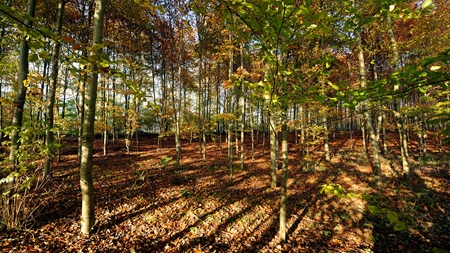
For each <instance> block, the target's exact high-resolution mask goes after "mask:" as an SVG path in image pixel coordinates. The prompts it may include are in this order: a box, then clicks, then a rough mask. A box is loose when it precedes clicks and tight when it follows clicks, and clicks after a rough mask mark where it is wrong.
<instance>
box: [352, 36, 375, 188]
mask: <svg viewBox="0 0 450 253" xmlns="http://www.w3.org/2000/svg"><path fill="white" fill-rule="evenodd" d="M356 42H357V47H358V62H359V80H360V87H361V89H365V88H366V64H365V62H364V53H363V48H362V42H361V33H360V32H357V33H356ZM362 107H363V108H362V109H363V115H364V120H365V123H366V126H367V128H368V130H369V138H370V142H371V146H372V155H373V165H374V166H375V175H376V177H377V181H378V179H379V178H380V177H381V162H380V154H379V146H380V144H379V140H378V138H377V135H376V133H375V129H374V127H373V124H372V119H371V117H370V109H369V105H368V102H367V101H363V103H362ZM363 134H364V133H363ZM365 139H366V138H365V136H364V140H365Z"/></svg>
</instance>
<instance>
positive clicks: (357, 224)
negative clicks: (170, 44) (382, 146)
mask: <svg viewBox="0 0 450 253" xmlns="http://www.w3.org/2000/svg"><path fill="white" fill-rule="evenodd" d="M360 139H361V138H360V137H359V140H360ZM391 139H392V140H393V141H392V143H390V145H391V146H390V150H392V153H390V154H388V155H386V156H385V158H383V178H382V181H383V183H382V185H381V187H378V188H376V187H374V185H375V184H374V178H373V176H372V169H371V167H370V164H369V162H368V159H367V157H366V155H365V153H364V152H363V148H362V146H361V145H362V144H361V143H360V141H359V142H356V143H355V144H354V146H353V148H352V147H351V145H350V143H351V142H350V140H349V139H348V136H346V135H344V134H337V135H336V137H335V138H331V147H332V153H333V158H332V160H331V162H325V161H324V159H323V158H322V157H323V153H322V152H321V150H322V149H321V147H320V146H319V145H317V146H316V147H315V148H314V149H311V154H313V155H314V156H313V157H312V159H309V160H308V159H307V160H308V161H305V159H303V160H302V159H301V152H300V147H299V145H297V144H290V147H289V148H290V149H289V156H290V167H289V181H288V195H289V199H288V235H289V237H288V240H287V242H286V243H284V244H280V243H279V239H278V226H279V224H278V223H279V220H278V209H279V195H280V193H279V192H280V189H279V188H276V189H270V187H269V185H270V184H269V183H270V182H269V180H270V178H269V173H268V172H269V162H270V161H269V159H270V158H269V155H268V148H267V145H266V147H265V152H264V153H263V152H262V151H263V150H264V149H263V146H262V144H261V143H262V142H261V135H260V136H259V139H258V140H259V142H258V144H257V146H256V148H255V155H254V159H251V155H250V146H248V145H247V150H246V154H247V155H246V167H245V168H244V169H241V168H240V166H239V165H238V164H239V162H236V165H234V166H233V180H232V182H230V167H229V160H228V159H227V156H226V149H225V144H224V143H223V146H224V150H223V152H222V153H221V152H220V149H219V147H218V143H217V142H210V143H209V144H208V146H207V158H206V160H203V159H202V158H201V154H200V153H199V145H198V143H189V142H188V141H187V140H184V143H183V160H182V165H181V167H178V168H177V167H176V166H174V161H173V160H174V159H175V155H176V153H175V147H174V141H173V140H171V139H165V141H164V144H165V146H164V147H160V148H158V147H157V142H156V138H155V137H152V136H145V137H142V138H141V140H140V142H139V145H140V147H139V151H137V150H136V147H133V148H132V150H131V153H130V154H127V153H126V150H125V149H124V148H122V147H123V143H122V141H119V143H118V145H116V147H114V148H112V147H113V146H112V145H111V149H110V151H109V154H108V156H102V149H101V140H98V143H96V152H95V155H94V164H95V165H94V178H95V182H94V186H95V195H96V210H95V213H96V219H97V223H96V225H95V227H94V228H93V231H92V234H91V236H89V237H87V236H83V235H81V234H80V232H79V231H80V218H79V217H80V209H81V196H80V189H79V174H78V169H77V165H76V159H77V158H76V140H70V139H68V140H66V142H67V143H68V144H67V145H66V146H65V148H64V150H63V156H62V159H63V161H62V162H60V163H57V164H56V163H55V164H54V174H53V178H52V182H50V183H48V184H47V186H46V187H47V188H46V189H47V191H43V193H42V195H41V197H40V198H38V199H35V201H38V202H39V203H40V204H41V208H42V209H41V211H40V212H39V213H38V216H37V217H36V218H35V221H34V223H33V226H32V227H31V228H29V229H24V230H19V231H7V232H2V233H1V234H0V249H1V252H448V251H446V249H450V234H449V231H450V172H449V170H450V169H449V168H450V160H449V159H448V158H449V157H450V156H449V155H448V152H447V151H443V152H440V153H439V152H438V151H437V150H436V145H433V143H429V147H431V149H430V151H431V152H430V154H429V156H428V157H427V158H426V159H424V158H420V157H418V156H417V155H416V156H415V157H414V160H415V162H414V163H413V168H414V170H415V172H416V173H415V175H414V176H413V180H412V187H411V188H407V187H406V186H405V185H404V184H402V181H401V180H399V178H400V177H401V169H400V164H399V163H400V159H399V158H398V157H397V156H396V154H398V153H397V149H398V148H397V147H398V144H397V143H395V139H396V137H395V135H394V133H393V135H392V138H391ZM291 143H294V142H293V141H292V142H291ZM411 143H412V144H411V146H410V148H411V150H412V151H413V152H414V148H416V146H414V143H413V142H411ZM413 152H412V153H413ZM413 154H414V153H413ZM168 157H172V158H173V159H172V160H171V161H169V158H168ZM278 173H279V175H278V176H279V177H280V176H281V173H280V171H278ZM323 185H328V186H329V187H331V188H329V189H334V190H331V191H330V192H329V193H321V189H322V188H323ZM374 208H377V209H374ZM383 208H384V209H383ZM370 210H372V211H373V210H384V213H376V212H375V213H372V212H370ZM388 213H389V214H390V215H388ZM393 217H394V218H393ZM391 220H392V222H391ZM397 221H402V222H404V223H405V224H406V229H404V230H402V231H395V230H394V225H395V222H397Z"/></svg>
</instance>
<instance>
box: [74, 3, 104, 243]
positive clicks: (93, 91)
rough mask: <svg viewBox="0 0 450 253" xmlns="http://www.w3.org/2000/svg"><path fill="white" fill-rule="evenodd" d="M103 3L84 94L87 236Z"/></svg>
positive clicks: (84, 229) (82, 167)
mask: <svg viewBox="0 0 450 253" xmlns="http://www.w3.org/2000/svg"><path fill="white" fill-rule="evenodd" d="M105 8H106V0H96V1H95V13H94V29H93V39H92V47H93V51H92V52H91V57H92V59H94V60H95V61H94V62H92V63H91V66H90V68H91V76H90V82H89V85H88V86H87V89H86V92H85V99H86V108H85V109H84V111H85V113H84V119H83V136H82V146H81V163H80V186H81V199H82V205H81V207H82V209H81V232H82V233H83V234H89V233H90V232H91V229H92V227H93V226H94V222H95V213H94V185H93V178H92V155H93V149H94V122H95V109H96V100H97V84H98V75H99V73H98V71H99V67H98V64H99V63H100V62H101V48H102V33H103V18H104V14H105Z"/></svg>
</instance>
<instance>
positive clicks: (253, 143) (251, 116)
mask: <svg viewBox="0 0 450 253" xmlns="http://www.w3.org/2000/svg"><path fill="white" fill-rule="evenodd" d="M249 119H250V131H251V138H252V161H253V160H255V129H254V128H255V127H254V119H253V105H252V104H250V118H249Z"/></svg>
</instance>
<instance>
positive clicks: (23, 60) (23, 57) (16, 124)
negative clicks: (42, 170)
mask: <svg viewBox="0 0 450 253" xmlns="http://www.w3.org/2000/svg"><path fill="white" fill-rule="evenodd" d="M35 9H36V0H28V5H27V14H28V15H29V16H30V17H34V14H35ZM32 24H33V21H32V20H28V19H27V20H25V25H26V26H28V27H30V26H32ZM28 53H29V46H28V38H27V36H23V38H22V42H21V44H20V57H19V79H18V82H17V90H16V97H15V99H14V108H13V118H12V122H11V126H12V127H13V130H12V133H11V137H10V138H11V150H10V154H9V162H10V166H11V172H13V171H15V170H16V162H17V151H18V149H19V133H20V130H21V128H22V120H23V109H24V105H25V99H26V93H27V86H26V85H25V81H26V80H27V77H28ZM14 181H15V177H10V178H9V180H8V182H7V186H6V187H7V189H6V193H7V194H4V195H3V201H4V203H5V204H4V207H6V208H4V210H3V211H2V222H1V225H0V226H2V228H3V227H4V224H6V228H7V229H9V228H11V227H10V225H9V224H8V222H7V221H8V220H9V217H8V215H9V214H11V213H12V212H11V208H12V207H11V202H10V197H11V196H12V195H13V193H12V192H11V191H12V189H13V184H14Z"/></svg>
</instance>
